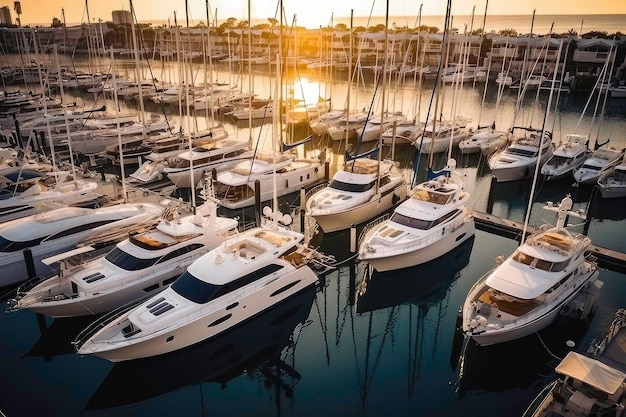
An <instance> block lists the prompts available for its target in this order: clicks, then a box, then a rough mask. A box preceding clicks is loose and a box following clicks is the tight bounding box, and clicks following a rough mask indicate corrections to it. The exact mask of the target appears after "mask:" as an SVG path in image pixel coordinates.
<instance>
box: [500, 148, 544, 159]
mask: <svg viewBox="0 0 626 417" xmlns="http://www.w3.org/2000/svg"><path fill="white" fill-rule="evenodd" d="M506 153H508V154H509V155H518V156H523V157H526V158H532V157H535V156H537V152H536V151H530V150H528V149H520V148H513V147H509V148H507V149H506Z"/></svg>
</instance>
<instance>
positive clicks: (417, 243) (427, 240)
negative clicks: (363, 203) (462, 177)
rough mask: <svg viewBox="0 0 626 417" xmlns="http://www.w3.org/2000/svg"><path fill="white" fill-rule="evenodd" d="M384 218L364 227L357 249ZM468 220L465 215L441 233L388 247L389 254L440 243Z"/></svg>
mask: <svg viewBox="0 0 626 417" xmlns="http://www.w3.org/2000/svg"><path fill="white" fill-rule="evenodd" d="M385 216H386V217H387V218H389V216H388V215H385ZM385 216H381V219H382V220H381V221H378V222H376V220H374V221H373V222H371V223H369V224H368V225H367V226H366V227H365V229H363V232H361V235H359V240H358V246H359V247H360V244H361V241H362V240H363V239H364V238H365V235H366V233H367V232H368V231H369V230H370V229H371V228H373V227H375V226H376V225H378V224H380V223H381V222H382V221H384V220H386V219H385V218H384V217H385ZM469 219H471V216H470V217H469V218H468V216H466V215H462V216H459V217H458V218H457V219H455V220H454V221H452V222H451V223H448V224H446V227H445V229H444V230H443V232H439V231H435V233H429V234H428V235H426V236H423V237H422V238H419V239H416V240H413V241H411V242H410V243H406V244H404V245H402V246H393V247H391V246H390V247H389V248H390V249H392V250H391V251H390V252H391V253H393V254H395V253H405V252H407V250H410V249H414V248H416V247H423V246H428V245H431V244H433V243H435V242H438V241H440V240H441V239H442V238H444V237H447V236H450V235H451V234H452V233H454V232H455V231H457V230H458V229H459V228H461V227H462V226H463V225H464V224H465V223H466V222H467V221H469ZM370 225H371V227H370Z"/></svg>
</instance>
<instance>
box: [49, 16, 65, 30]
mask: <svg viewBox="0 0 626 417" xmlns="http://www.w3.org/2000/svg"><path fill="white" fill-rule="evenodd" d="M63 26H64V25H63V22H61V20H59V19H58V18H56V17H53V18H52V25H50V27H51V28H62V27H63Z"/></svg>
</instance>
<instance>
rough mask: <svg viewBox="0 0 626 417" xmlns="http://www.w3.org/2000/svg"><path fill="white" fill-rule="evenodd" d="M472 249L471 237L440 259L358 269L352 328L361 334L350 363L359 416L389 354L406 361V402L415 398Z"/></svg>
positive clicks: (383, 373) (383, 378)
mask: <svg viewBox="0 0 626 417" xmlns="http://www.w3.org/2000/svg"><path fill="white" fill-rule="evenodd" d="M473 245H474V238H473V237H472V238H471V239H468V240H467V241H466V242H464V243H463V244H462V245H460V246H458V247H456V248H455V249H454V250H452V251H450V252H449V253H447V254H445V255H443V256H441V257H439V258H436V259H434V260H432V261H430V262H427V263H424V264H421V265H418V266H415V267H411V268H405V269H402V270H397V271H389V272H378V271H375V270H373V269H372V268H371V267H369V265H367V264H362V265H363V266H362V268H361V269H362V274H363V278H362V279H361V281H360V283H359V284H358V288H356V293H355V311H356V314H357V317H356V319H357V320H358V322H356V323H355V326H356V327H357V328H361V327H364V328H361V329H360V330H359V331H358V333H357V334H358V336H355V335H353V337H354V338H355V340H356V342H355V345H358V346H360V348H359V349H358V350H356V351H355V359H356V366H357V374H358V375H359V392H360V395H361V407H362V410H363V411H365V408H366V403H367V399H368V397H369V395H370V391H371V389H372V387H373V386H374V385H375V377H376V376H377V371H378V370H379V369H384V368H385V367H386V366H385V365H383V364H382V362H383V361H384V358H385V356H386V355H388V353H389V352H394V354H395V356H394V357H393V358H388V357H387V359H388V360H390V361H392V362H398V361H405V363H406V365H405V366H404V372H405V373H406V375H405V376H406V396H407V398H413V396H414V395H415V393H416V387H417V382H418V380H419V379H420V378H421V377H422V373H423V371H424V368H428V367H429V366H430V365H425V362H428V361H429V359H433V358H434V357H435V356H436V354H437V350H438V347H439V346H440V345H441V344H442V341H441V340H440V336H441V334H442V332H441V328H442V327H443V323H442V322H443V318H444V316H445V314H446V312H447V310H448V305H449V296H450V292H451V287H452V286H453V285H454V282H455V280H456V279H457V278H458V277H459V275H460V271H461V270H462V269H463V268H464V267H465V266H467V264H468V263H469V259H470V254H471V252H472V248H473ZM352 319H353V320H354V319H355V317H352ZM361 338H365V340H364V342H363V341H362V340H359V339H361ZM378 377H379V378H380V379H381V380H386V379H388V378H389V375H386V372H385V371H381V372H380V375H378ZM394 379H395V378H394Z"/></svg>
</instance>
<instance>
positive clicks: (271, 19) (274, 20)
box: [267, 17, 278, 28]
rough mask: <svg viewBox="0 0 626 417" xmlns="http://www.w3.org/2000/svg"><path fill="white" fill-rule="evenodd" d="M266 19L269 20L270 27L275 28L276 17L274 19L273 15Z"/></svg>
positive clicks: (276, 23) (276, 24)
mask: <svg viewBox="0 0 626 417" xmlns="http://www.w3.org/2000/svg"><path fill="white" fill-rule="evenodd" d="M267 21H268V22H270V27H271V28H275V27H276V26H278V19H274V18H273V17H268V18H267Z"/></svg>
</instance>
